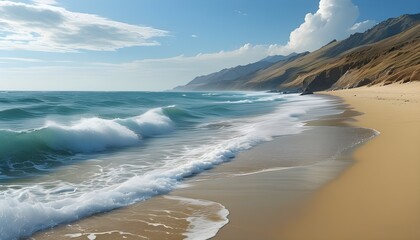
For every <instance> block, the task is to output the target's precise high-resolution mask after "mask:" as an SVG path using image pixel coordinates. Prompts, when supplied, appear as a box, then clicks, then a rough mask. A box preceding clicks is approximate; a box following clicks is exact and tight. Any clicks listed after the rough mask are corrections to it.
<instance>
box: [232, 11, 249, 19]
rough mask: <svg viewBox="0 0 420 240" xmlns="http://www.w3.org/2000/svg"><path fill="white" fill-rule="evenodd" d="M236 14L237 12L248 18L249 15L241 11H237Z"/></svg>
mask: <svg viewBox="0 0 420 240" xmlns="http://www.w3.org/2000/svg"><path fill="white" fill-rule="evenodd" d="M235 12H236V13H237V14H239V15H242V16H244V17H246V16H248V14H247V13H246V12H242V11H240V10H235Z"/></svg>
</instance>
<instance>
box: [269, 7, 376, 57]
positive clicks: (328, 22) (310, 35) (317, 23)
mask: <svg viewBox="0 0 420 240" xmlns="http://www.w3.org/2000/svg"><path fill="white" fill-rule="evenodd" d="M358 17H359V9H358V7H357V6H356V5H354V4H353V3H352V1H351V0H320V1H319V7H318V10H317V11H316V13H308V14H306V16H305V19H304V22H303V23H302V24H301V25H300V26H299V27H298V28H296V29H295V30H293V31H292V32H291V33H290V37H289V42H288V43H287V44H286V45H284V46H281V45H272V46H271V48H272V52H274V53H282V54H287V53H291V52H303V51H313V50H315V49H317V48H319V47H321V46H323V45H325V44H326V43H328V42H330V41H331V40H333V39H338V40H341V39H344V38H346V37H348V36H349V35H350V34H352V33H355V32H364V31H365V30H367V29H369V28H371V27H373V26H374V25H375V21H372V20H366V21H363V22H356V20H357V18H358Z"/></svg>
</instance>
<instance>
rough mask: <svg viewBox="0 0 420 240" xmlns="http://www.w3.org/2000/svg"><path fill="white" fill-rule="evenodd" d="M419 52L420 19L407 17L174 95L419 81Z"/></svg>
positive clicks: (198, 81) (200, 81)
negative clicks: (196, 92) (196, 91)
mask: <svg viewBox="0 0 420 240" xmlns="http://www.w3.org/2000/svg"><path fill="white" fill-rule="evenodd" d="M419 52H420V14H414V15H402V16H400V17H398V18H390V19H388V20H386V21H384V22H381V23H379V24H378V25H376V26H375V27H373V28H371V29H369V30H367V31H366V32H364V33H356V34H353V35H351V36H350V37H348V38H347V39H345V40H342V41H335V40H334V41H332V42H330V43H329V44H327V45H326V46H324V47H322V48H320V49H318V50H317V51H314V52H312V53H303V54H297V55H292V56H287V57H282V58H280V60H279V61H274V62H273V61H272V62H265V61H264V59H263V60H261V61H259V62H256V63H253V64H249V65H246V66H238V67H236V68H231V69H225V70H222V71H220V72H218V73H213V74H210V75H207V76H201V77H197V78H195V79H194V80H193V81H191V82H190V83H188V84H187V85H185V86H180V87H178V88H176V89H175V90H270V89H277V90H281V91H308V92H312V91H320V90H327V89H341V88H353V87H360V86H364V85H375V84H390V83H394V82H402V83H405V82H410V81H420V54H419ZM233 73H235V74H233ZM226 76H229V77H226Z"/></svg>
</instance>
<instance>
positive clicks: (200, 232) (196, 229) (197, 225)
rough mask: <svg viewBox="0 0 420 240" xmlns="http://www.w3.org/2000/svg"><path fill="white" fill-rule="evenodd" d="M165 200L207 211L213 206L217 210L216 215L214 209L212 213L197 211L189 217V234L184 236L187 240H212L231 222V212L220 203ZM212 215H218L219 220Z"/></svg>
mask: <svg viewBox="0 0 420 240" xmlns="http://www.w3.org/2000/svg"><path fill="white" fill-rule="evenodd" d="M165 198H168V199H172V200H177V201H181V202H185V203H187V204H190V205H195V206H203V207H205V209H206V210H209V209H210V207H211V206H213V207H215V208H216V209H217V212H216V213H214V212H212V211H211V210H213V209H211V210H210V212H203V211H197V212H194V213H193V214H192V215H191V216H189V217H187V221H188V222H189V225H188V229H187V232H186V233H185V234H184V235H185V236H186V239H190V240H205V239H210V238H212V237H214V236H216V234H217V232H218V231H219V230H220V229H221V228H222V227H223V226H225V225H226V224H227V223H228V222H229V219H228V218H227V217H228V215H229V211H228V210H227V209H226V208H225V207H224V206H223V205H222V204H220V203H217V202H212V201H208V200H202V199H193V198H184V197H178V196H166V197H165ZM213 211H214V210H213ZM211 214H216V215H217V216H218V218H219V220H218V221H215V220H214V217H212V216H211ZM211 217H212V218H211Z"/></svg>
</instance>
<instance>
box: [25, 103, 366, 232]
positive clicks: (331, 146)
mask: <svg viewBox="0 0 420 240" xmlns="http://www.w3.org/2000/svg"><path fill="white" fill-rule="evenodd" d="M328 98H335V97H328ZM335 100H336V101H335V103H334V105H333V106H334V108H337V109H341V108H343V109H344V110H345V111H344V112H343V113H341V114H338V115H329V116H328V115H325V117H321V118H317V120H309V121H306V126H308V127H309V129H308V130H306V131H304V132H303V133H300V134H292V135H284V136H280V137H276V138H275V139H274V140H273V141H270V142H266V143H263V144H261V145H258V146H256V147H255V148H253V149H251V150H248V151H245V152H241V153H240V154H238V156H237V157H236V158H235V160H233V161H230V162H227V163H224V164H223V165H222V166H219V167H217V168H215V169H212V170H209V171H206V172H204V173H202V174H200V175H199V176H197V177H194V178H192V179H189V180H187V181H185V182H184V183H183V184H182V185H184V184H185V185H187V187H181V188H178V189H175V190H174V191H172V192H171V193H169V194H168V195H167V196H169V198H166V197H165V195H164V196H159V197H155V198H152V199H149V200H147V201H145V202H142V203H139V204H135V205H132V206H129V207H126V208H122V209H117V210H114V211H111V212H109V213H104V214H98V215H95V216H93V217H89V218H87V219H82V220H80V221H77V222H75V223H71V224H68V225H62V226H59V227H56V228H54V229H52V230H50V231H44V232H40V233H37V234H35V235H34V236H33V239H38V238H39V239H55V238H57V237H59V236H61V237H62V236H73V237H72V239H85V238H86V237H87V236H89V233H96V234H95V235H96V237H97V239H113V238H115V237H118V236H119V235H120V236H121V235H122V236H124V237H128V239H130V238H131V237H133V236H135V235H137V236H150V237H152V239H153V237H157V238H156V239H182V236H183V234H182V232H183V231H186V230H188V220H187V218H185V216H186V214H191V213H187V212H188V211H187V212H185V209H190V208H191V207H193V208H195V206H191V205H188V204H181V205H180V204H178V203H176V202H174V201H173V200H172V199H171V197H175V198H177V197H182V198H187V199H203V200H204V201H210V202H214V203H216V204H220V206H222V207H225V208H226V209H227V211H229V212H230V215H229V216H228V219H229V221H230V222H229V223H228V224H227V225H225V226H224V227H223V228H222V229H221V230H220V231H219V232H218V233H217V235H216V236H215V237H214V238H212V239H234V238H237V237H240V238H241V239H256V238H260V237H264V239H276V232H275V231H274V230H275V229H277V225H278V224H280V223H281V224H285V223H287V222H288V221H289V219H290V218H291V217H292V216H294V215H295V214H296V211H297V210H299V207H300V206H301V205H303V204H304V203H305V202H306V201H307V200H308V199H310V196H311V195H312V194H313V193H314V191H316V190H317V189H319V188H320V187H321V186H323V185H324V184H326V183H327V182H329V181H331V180H332V179H334V178H335V177H336V176H337V175H338V174H339V173H340V172H342V171H343V170H345V169H346V168H347V167H348V166H349V165H351V164H353V160H352V158H351V153H352V151H353V148H351V149H348V146H353V145H354V144H357V142H358V141H359V140H360V138H363V139H367V138H369V137H370V136H372V132H371V131H370V130H367V129H361V128H353V127H349V125H348V124H347V123H346V122H344V120H346V119H349V117H351V116H354V115H356V114H357V113H356V112H352V111H349V110H348V109H347V107H345V106H344V105H343V104H342V101H341V100H340V99H339V98H336V99H335ZM356 140H357V141H356ZM354 141H356V142H354ZM326 159H327V160H326ZM328 159H330V160H328ZM331 160H332V161H331ZM296 163H299V165H300V166H296ZM162 209H164V210H169V211H170V212H171V213H177V215H171V214H168V215H167V217H166V220H165V218H164V216H161V215H159V216H156V212H158V211H159V210H160V211H161V210H162ZM198 212H202V210H200V209H198ZM179 214H181V215H179ZM168 217H169V218H168ZM174 217H175V218H174ZM210 218H214V217H210ZM210 218H209V219H210ZM157 219H159V222H158V223H159V224H157V222H156V221H153V220H157ZM174 219H176V221H175V220H174ZM116 220H118V221H116ZM151 220H152V221H151ZM139 222H140V223H141V225H140V226H142V227H141V228H143V229H141V230H136V229H138V228H139V225H138V224H139ZM145 223H146V224H145ZM182 229H184V230H182ZM166 232H171V234H170V235H165V233H166ZM80 233H82V234H81V235H77V234H80ZM75 234H76V235H75Z"/></svg>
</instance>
